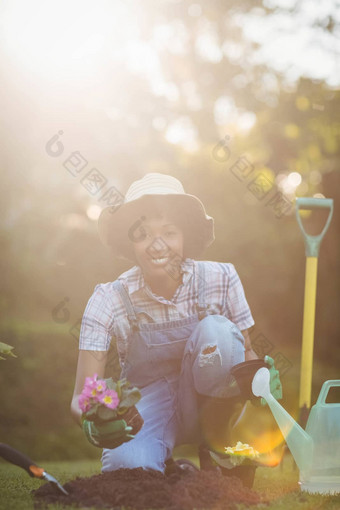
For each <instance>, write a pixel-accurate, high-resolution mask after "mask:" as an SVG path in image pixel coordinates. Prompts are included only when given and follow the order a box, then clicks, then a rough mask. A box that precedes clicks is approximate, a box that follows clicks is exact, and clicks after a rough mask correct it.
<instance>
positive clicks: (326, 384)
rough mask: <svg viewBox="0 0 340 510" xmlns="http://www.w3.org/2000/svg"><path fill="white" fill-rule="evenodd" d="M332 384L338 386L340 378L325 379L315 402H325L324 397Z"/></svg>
mask: <svg viewBox="0 0 340 510" xmlns="http://www.w3.org/2000/svg"><path fill="white" fill-rule="evenodd" d="M333 386H340V380H339V379H331V380H329V381H325V382H324V383H323V385H322V388H321V391H320V393H319V396H318V400H317V401H316V403H317V404H326V398H327V395H328V392H329V390H330V388H333ZM326 405H327V404H326ZM330 405H332V404H330Z"/></svg>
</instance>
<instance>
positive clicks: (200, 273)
mask: <svg viewBox="0 0 340 510" xmlns="http://www.w3.org/2000/svg"><path fill="white" fill-rule="evenodd" d="M195 276H196V278H197V279H198V282H197V287H196V288H197V312H198V317H199V319H200V320H201V319H203V318H204V317H205V316H206V315H207V313H206V311H207V308H208V307H207V305H206V303H205V283H206V282H205V267H204V262H203V261H197V273H196V275H195Z"/></svg>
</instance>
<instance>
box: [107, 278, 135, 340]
mask: <svg viewBox="0 0 340 510" xmlns="http://www.w3.org/2000/svg"><path fill="white" fill-rule="evenodd" d="M113 286H114V288H115V289H116V290H117V291H118V292H119V294H120V296H121V298H122V300H123V303H124V306H125V309H126V313H127V317H128V321H129V323H130V326H131V328H132V330H133V331H136V330H138V329H139V327H138V319H137V315H136V312H135V309H134V307H133V304H132V302H131V299H130V296H129V294H128V292H127V291H126V289H125V287H124V285H123V284H122V282H120V281H119V280H116V281H115V282H114V283H113Z"/></svg>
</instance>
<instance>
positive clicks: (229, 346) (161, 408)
mask: <svg viewBox="0 0 340 510" xmlns="http://www.w3.org/2000/svg"><path fill="white" fill-rule="evenodd" d="M194 277H195V283H196V298H197V299H196V302H197V306H196V308H197V312H196V313H195V314H194V315H192V316H190V317H187V318H184V319H177V320H172V321H168V322H163V323H159V322H148V323H139V321H138V313H136V311H135V309H134V307H133V304H132V302H131V300H130V297H129V295H128V293H127V291H126V290H125V288H124V286H123V285H122V284H121V282H120V281H119V280H117V281H116V282H115V286H116V288H117V290H118V291H119V293H120V295H121V297H122V299H123V302H124V304H125V307H126V310H127V315H128V319H129V322H130V326H131V333H130V337H129V348H128V352H127V356H126V362H125V365H124V368H123V370H122V373H121V377H126V378H127V379H128V380H129V381H130V382H131V383H133V384H135V385H136V386H138V387H139V388H140V389H141V393H142V398H141V400H140V401H139V402H138V404H137V406H136V407H137V408H138V410H139V412H140V414H141V415H142V417H143V419H144V425H143V427H142V429H141V430H140V431H139V432H138V434H137V435H136V436H135V438H134V439H133V440H131V441H129V442H128V443H123V444H122V445H121V446H119V447H118V448H115V449H112V450H111V449H107V448H104V449H103V454H102V472H105V471H112V470H116V469H120V468H136V467H143V468H145V469H155V470H158V471H162V472H163V471H164V468H165V461H166V460H167V459H168V458H169V457H171V454H172V450H173V448H174V446H175V445H176V444H181V443H184V442H186V443H192V442H196V441H199V440H200V431H199V426H198V404H197V393H198V394H201V395H208V396H212V397H228V396H233V395H235V391H236V393H237V392H238V390H237V389H236V390H235V389H233V390H232V389H231V388H228V382H230V380H231V376H230V375H229V372H230V369H231V367H232V366H234V365H236V364H237V363H241V362H242V361H244V338H243V335H242V333H241V332H240V330H239V329H238V327H237V326H236V325H235V324H234V323H233V322H231V321H230V320H229V319H227V318H226V317H224V316H222V315H215V313H216V310H214V309H211V307H210V306H209V305H208V304H206V303H205V300H204V297H205V275H204V263H203V262H198V275H197V274H195V275H194ZM179 290H180V287H179V288H178V289H177V291H176V293H175V295H176V294H177V293H178V292H179ZM231 392H234V393H232V394H231Z"/></svg>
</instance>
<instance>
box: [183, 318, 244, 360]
mask: <svg viewBox="0 0 340 510" xmlns="http://www.w3.org/2000/svg"><path fill="white" fill-rule="evenodd" d="M232 344H237V347H238V348H239V349H240V350H241V351H242V350H243V348H244V338H243V335H242V333H241V331H240V330H239V328H238V327H237V326H236V324H234V323H233V322H232V321H231V320H229V319H227V317H224V316H223V315H208V316H206V317H204V318H203V319H202V320H201V321H200V322H199V323H198V325H197V327H196V328H195V330H194V332H193V334H192V335H191V342H190V347H189V346H188V347H189V349H190V350H191V352H193V351H196V352H200V353H201V354H202V355H203V356H205V355H207V357H208V358H209V357H214V353H215V352H216V353H219V352H221V353H222V355H223V353H224V354H227V355H228V352H227V351H228V350H229V349H230V348H231V345H232ZM237 347H236V349H237ZM233 350H235V349H234V348H233ZM237 350H238V349H237ZM224 351H226V352H224Z"/></svg>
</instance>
